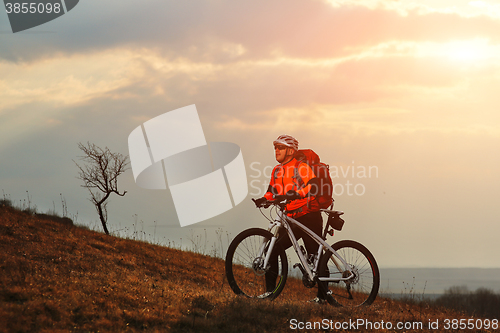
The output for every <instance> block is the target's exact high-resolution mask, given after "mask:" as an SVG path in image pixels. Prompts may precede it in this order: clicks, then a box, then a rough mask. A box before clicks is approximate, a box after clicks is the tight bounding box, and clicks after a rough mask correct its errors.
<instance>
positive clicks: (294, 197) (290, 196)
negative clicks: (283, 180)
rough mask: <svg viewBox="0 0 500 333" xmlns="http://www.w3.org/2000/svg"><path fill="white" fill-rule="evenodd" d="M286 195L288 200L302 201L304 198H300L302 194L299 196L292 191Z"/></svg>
mask: <svg viewBox="0 0 500 333" xmlns="http://www.w3.org/2000/svg"><path fill="white" fill-rule="evenodd" d="M285 195H286V198H287V199H288V200H296V199H302V197H301V196H300V194H298V193H297V192H295V191H294V190H290V191H288V192H286V194H285Z"/></svg>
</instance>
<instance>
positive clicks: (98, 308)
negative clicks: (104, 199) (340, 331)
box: [0, 207, 466, 332]
mask: <svg viewBox="0 0 500 333" xmlns="http://www.w3.org/2000/svg"><path fill="white" fill-rule="evenodd" d="M305 290H306V288H305V287H303V286H302V283H301V282H300V281H298V280H295V279H290V278H289V280H288V282H287V286H286V287H285V290H284V292H283V294H282V295H281V296H280V297H278V299H276V300H275V301H273V302H270V301H258V300H250V299H245V298H242V297H237V296H235V295H234V294H233V293H232V291H231V290H230V288H229V286H228V285H227V282H226V281H225V276H224V262H223V260H221V259H216V258H212V257H208V256H203V255H199V254H194V253H190V252H183V251H180V250H175V249H170V248H166V247H161V246H157V245H151V244H148V243H143V242H138V241H132V240H125V239H120V238H116V237H112V236H106V235H104V234H100V233H97V232H94V231H90V230H87V229H84V228H80V227H76V226H73V225H72V224H71V223H68V221H67V220H65V221H62V220H57V219H53V218H51V217H50V216H36V215H31V214H28V213H25V212H20V211H18V210H15V209H13V208H10V207H0V332H37V331H40V332H69V331H74V332H98V331H99V332H136V331H148V332H164V331H166V332H279V331H291V330H290V319H292V318H295V319H297V320H298V321H304V322H306V321H321V320H323V319H328V320H333V321H349V319H353V320H355V319H358V318H363V319H366V320H371V321H373V322H375V321H376V322H380V321H382V320H384V322H388V321H391V322H393V323H396V322H400V321H402V322H410V321H421V322H423V323H424V327H426V325H427V323H428V321H429V320H433V321H435V320H436V319H439V320H440V321H442V320H444V319H446V318H450V319H453V318H466V317H464V315H461V314H459V313H456V312H451V311H447V310H437V309H435V308H431V307H429V306H426V305H416V304H405V303H400V302H396V301H392V300H388V299H381V298H379V299H377V300H376V301H375V303H374V304H373V305H372V306H370V307H368V308H357V309H346V308H334V307H331V306H328V305H317V304H311V303H307V302H306V300H307V299H308V298H309V295H308V293H307V292H305Z"/></svg>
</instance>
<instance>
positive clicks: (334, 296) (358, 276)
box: [320, 240, 380, 307]
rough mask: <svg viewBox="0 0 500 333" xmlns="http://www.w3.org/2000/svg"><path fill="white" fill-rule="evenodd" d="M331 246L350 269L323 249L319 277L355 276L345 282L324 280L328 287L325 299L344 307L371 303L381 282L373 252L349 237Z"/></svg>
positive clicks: (324, 284) (325, 285)
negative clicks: (326, 281) (346, 269)
mask: <svg viewBox="0 0 500 333" xmlns="http://www.w3.org/2000/svg"><path fill="white" fill-rule="evenodd" d="M332 248H333V249H334V250H335V251H336V252H337V253H338V254H339V255H340V256H341V257H342V258H343V259H344V260H345V261H346V262H347V264H348V265H349V271H344V265H343V264H342V263H341V261H340V260H338V259H337V258H336V257H335V256H334V255H333V254H332V252H330V251H326V252H325V254H324V255H323V257H322V258H321V261H320V276H321V277H332V278H334V277H335V278H342V277H348V276H350V275H351V274H350V273H351V272H352V273H353V274H354V277H352V278H351V279H349V280H346V281H340V282H329V283H323V286H324V287H325V288H327V289H328V291H327V300H328V302H329V303H330V304H332V305H336V306H345V307H355V306H360V305H370V304H372V303H373V301H374V300H375V298H376V297H377V293H378V289H379V285H380V273H379V270H378V266H377V262H376V261H375V258H374V257H373V255H372V254H371V253H370V251H368V249H367V248H366V247H364V246H363V245H361V244H360V243H358V242H355V241H350V240H344V241H340V242H337V243H335V244H333V245H332ZM336 263H337V264H336Z"/></svg>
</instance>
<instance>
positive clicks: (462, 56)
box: [443, 40, 494, 61]
mask: <svg viewBox="0 0 500 333" xmlns="http://www.w3.org/2000/svg"><path fill="white" fill-rule="evenodd" d="M443 48H444V49H443V51H444V53H445V55H446V56H447V57H449V58H450V59H453V60H458V61H476V60H484V59H487V58H491V57H492V56H493V53H494V52H493V50H492V49H491V47H489V46H488V42H487V41H486V40H472V41H456V42H450V43H447V44H445V45H444V46H443Z"/></svg>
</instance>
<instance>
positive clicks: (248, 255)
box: [225, 228, 288, 299]
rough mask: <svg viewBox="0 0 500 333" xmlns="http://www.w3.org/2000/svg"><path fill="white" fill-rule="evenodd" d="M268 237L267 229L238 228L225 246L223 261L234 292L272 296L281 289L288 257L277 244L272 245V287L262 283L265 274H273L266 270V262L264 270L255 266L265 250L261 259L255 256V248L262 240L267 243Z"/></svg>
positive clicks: (245, 294)
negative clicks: (274, 268)
mask: <svg viewBox="0 0 500 333" xmlns="http://www.w3.org/2000/svg"><path fill="white" fill-rule="evenodd" d="M272 236H273V235H272V234H271V233H270V232H269V231H267V230H264V229H259V228H252V229H248V230H244V231H242V232H241V233H240V234H238V235H237V236H236V237H235V238H234V239H233V241H232V242H231V244H230V245H229V248H228V250H227V253H226V263H225V266H226V278H227V281H228V282H229V286H230V287H231V289H232V290H233V291H234V293H236V294H237V295H244V296H246V297H250V298H267V299H274V298H275V297H277V296H278V295H279V294H280V293H281V292H282V291H283V288H284V287H285V283H286V279H287V276H288V260H287V257H286V253H285V251H284V250H283V249H282V248H281V247H279V246H278V245H276V244H275V246H274V247H275V251H276V252H275V253H277V254H278V265H277V271H275V272H274V274H276V280H275V281H274V282H275V286H267V285H266V274H271V275H272V274H273V273H272V272H270V271H269V269H270V265H269V264H268V267H267V268H266V269H262V267H260V268H259V267H258V266H259V265H258V264H259V263H261V262H263V260H264V258H265V253H264V255H263V256H262V257H263V258H262V257H259V249H260V248H261V245H262V244H263V243H264V242H266V244H269V241H270V240H271V237H272ZM268 289H269V290H268Z"/></svg>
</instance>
